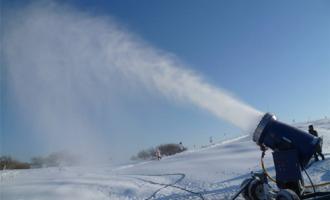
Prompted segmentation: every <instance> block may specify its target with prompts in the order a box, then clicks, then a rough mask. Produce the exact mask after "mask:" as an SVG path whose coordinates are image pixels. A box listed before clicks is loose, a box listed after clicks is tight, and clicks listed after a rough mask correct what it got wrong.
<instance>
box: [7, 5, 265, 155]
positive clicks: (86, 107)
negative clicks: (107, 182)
mask: <svg viewBox="0 0 330 200" xmlns="http://www.w3.org/2000/svg"><path fill="white" fill-rule="evenodd" d="M4 26H5V28H4V35H3V51H4V52H3V53H4V63H5V65H6V68H7V70H6V71H7V86H8V87H10V91H12V93H13V96H14V97H15V101H17V104H18V105H19V106H20V108H21V110H22V112H23V113H24V114H25V116H27V118H29V119H30V121H31V124H33V125H34V128H35V132H36V133H37V132H39V133H40V134H42V135H46V136H45V139H46V140H48V141H47V142H49V143H51V142H52V141H57V142H54V144H55V145H57V144H59V142H60V143H61V144H64V145H65V144H66V145H67V146H73V147H74V148H77V146H78V147H81V148H79V149H82V150H83V149H86V148H85V147H86V145H89V144H91V143H95V144H97V145H95V146H94V147H93V148H96V147H98V146H99V141H102V139H100V138H99V139H97V138H98V136H97V135H98V132H99V130H98V129H97V127H95V125H94V124H93V119H91V117H90V114H91V113H90V112H89V111H90V110H98V109H101V110H102V108H99V107H100V106H107V105H106V103H103V104H102V105H100V103H99V100H100V99H102V98H106V97H105V96H107V95H109V94H111V91H112V90H116V89H117V86H118V85H119V84H118V83H117V81H118V80H119V81H122V80H124V81H122V82H125V83H127V84H131V83H133V84H132V85H138V87H139V89H140V88H144V89H145V90H147V91H152V92H153V93H155V94H156V95H157V94H158V95H159V94H161V95H163V96H165V97H166V98H168V99H169V100H174V101H179V102H182V103H190V104H192V105H195V106H197V107H200V108H202V109H205V110H207V111H208V112H210V113H212V114H214V115H215V116H217V117H219V118H221V119H224V120H226V121H228V122H230V123H232V124H234V125H235V126H237V127H239V128H241V129H242V130H244V131H246V132H252V131H253V129H254V128H255V127H256V126H257V123H258V122H259V121H260V119H261V117H262V115H263V113H261V112H259V111H258V110H256V109H254V108H252V107H250V106H249V105H247V104H245V103H243V102H242V101H240V100H238V99H237V98H234V97H233V96H232V95H230V94H229V93H228V92H226V91H225V90H223V89H221V88H217V87H215V86H212V85H211V84H208V83H207V82H205V81H204V80H203V78H202V77H201V76H199V75H198V74H197V73H196V72H193V71H191V70H189V69H188V68H187V67H186V66H185V65H184V64H183V63H182V62H180V61H179V60H178V59H177V58H176V57H175V56H173V55H171V54H169V53H167V52H163V51H161V50H159V49H156V48H154V47H152V46H151V45H149V44H147V43H146V42H144V41H143V40H141V39H140V38H138V37H137V36H135V35H134V34H132V33H130V32H129V31H127V30H126V29H125V28H123V27H121V26H120V25H119V24H118V23H116V22H114V21H113V20H112V19H111V18H109V17H98V16H91V15H89V14H87V13H83V12H81V11H77V10H74V9H72V8H69V7H67V6H63V5H58V4H56V3H54V2H51V3H49V2H48V3H45V2H42V3H34V4H32V5H30V6H27V7H25V8H24V9H22V10H20V11H19V12H15V13H11V15H10V17H8V20H6V22H5V24H4ZM118 77H119V78H118ZM109 98H111V97H109ZM100 135H102V134H99V136H100ZM100 137H101V136H100ZM89 149H91V148H89Z"/></svg>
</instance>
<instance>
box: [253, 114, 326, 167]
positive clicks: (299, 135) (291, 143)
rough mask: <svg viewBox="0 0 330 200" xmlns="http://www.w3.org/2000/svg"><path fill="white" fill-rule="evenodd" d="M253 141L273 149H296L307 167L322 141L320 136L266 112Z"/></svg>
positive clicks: (300, 160)
mask: <svg viewBox="0 0 330 200" xmlns="http://www.w3.org/2000/svg"><path fill="white" fill-rule="evenodd" d="M253 141H254V142H256V143H257V144H258V145H259V146H266V147H269V148H271V149H272V150H273V151H285V150H292V149H295V150H296V151H297V154H298V155H297V157H298V162H299V163H300V165H301V167H302V168H305V167H306V165H307V164H308V162H309V160H310V158H311V157H312V156H313V154H314V153H315V151H316V148H317V146H318V145H319V143H320V138H318V137H314V136H313V135H311V134H309V133H307V132H304V131H302V130H299V129H297V128H295V127H292V126H289V125H287V124H284V123H282V122H280V121H277V120H276V117H275V116H274V115H272V114H270V113H266V114H265V115H264V116H263V118H262V119H261V121H260V122H259V125H258V126H257V128H256V130H255V131H254V134H253Z"/></svg>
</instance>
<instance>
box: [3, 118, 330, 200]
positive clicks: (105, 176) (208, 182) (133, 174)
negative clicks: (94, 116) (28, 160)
mask: <svg viewBox="0 0 330 200" xmlns="http://www.w3.org/2000/svg"><path fill="white" fill-rule="evenodd" d="M310 123H312V124H314V126H315V128H316V130H318V132H319V134H320V135H323V137H324V149H323V151H324V152H325V153H326V160H325V161H321V162H318V163H315V164H314V165H312V167H310V168H309V170H308V171H309V173H310V175H311V177H312V179H313V181H314V182H323V181H330V156H329V155H327V153H328V152H330V120H329V119H323V120H317V121H314V122H309V123H297V124H295V126H296V127H298V128H301V129H304V130H307V126H308V124H310ZM259 163H260V150H259V148H258V147H257V146H256V145H255V144H254V143H253V142H252V141H251V139H250V138H249V137H247V136H243V137H240V138H237V139H234V140H231V141H226V142H223V143H219V144H215V145H212V146H209V147H206V148H203V149H198V150H190V151H186V152H184V153H181V154H177V155H175V156H172V157H166V158H163V159H162V160H160V161H148V162H139V163H134V164H127V165H121V166H110V165H109V166H106V165H105V166H98V167H61V168H43V169H30V170H5V171H1V172H0V173H1V174H0V175H1V184H0V186H1V187H0V199H1V200H20V199H22V200H23V199H27V200H32V199H33V200H39V199H40V200H54V199H61V200H66V199H68V200H69V199H70V200H73V199H79V200H85V199H86V200H93V199H95V200H106V199H107V200H108V199H164V200H165V199H202V198H204V199H228V198H229V197H230V196H231V195H232V194H233V193H234V192H235V191H236V190H237V189H238V187H239V185H240V183H241V182H242V180H243V179H245V178H247V177H249V175H250V172H251V171H258V170H260V165H259ZM265 163H266V165H267V166H268V168H269V171H270V173H271V174H273V175H274V170H273V163H272V158H271V155H270V152H269V153H268V155H267V158H266V162H265ZM306 183H308V180H307V179H306Z"/></svg>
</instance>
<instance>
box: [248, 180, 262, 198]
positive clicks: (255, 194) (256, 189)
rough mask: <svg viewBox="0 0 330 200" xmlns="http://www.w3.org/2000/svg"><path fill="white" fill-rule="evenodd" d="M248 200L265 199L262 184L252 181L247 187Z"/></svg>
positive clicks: (258, 181)
mask: <svg viewBox="0 0 330 200" xmlns="http://www.w3.org/2000/svg"><path fill="white" fill-rule="evenodd" d="M248 194H249V200H263V199H265V195H266V194H265V191H264V185H263V183H262V182H261V181H260V180H258V179H254V180H253V181H252V182H251V183H250V184H249V187H248Z"/></svg>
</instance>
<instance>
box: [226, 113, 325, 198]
mask: <svg viewBox="0 0 330 200" xmlns="http://www.w3.org/2000/svg"><path fill="white" fill-rule="evenodd" d="M253 141H254V142H256V143H257V144H258V145H259V146H260V147H261V151H262V152H263V154H262V158H263V156H264V152H265V151H266V149H267V148H270V149H272V150H273V160H274V165H275V172H276V180H274V181H275V182H276V185H277V187H278V188H279V190H277V191H276V190H273V189H271V187H270V186H269V184H268V180H267V176H268V177H269V178H271V177H270V176H269V175H268V174H267V172H266V171H265V170H264V172H263V173H252V178H249V179H246V180H244V181H243V183H242V185H241V189H240V190H239V191H238V192H237V194H235V196H234V197H233V198H232V199H235V198H237V197H238V195H239V194H240V193H242V196H243V197H244V198H245V199H246V200H273V199H276V200H300V199H311V198H312V199H318V200H325V199H330V192H306V191H305V185H304V181H303V176H302V170H303V169H305V168H306V166H307V164H308V162H309V160H310V158H311V157H312V155H313V154H314V152H315V151H316V148H317V146H318V145H319V142H320V138H318V137H314V136H312V135H311V134H308V133H306V132H304V131H301V130H299V129H297V128H294V127H291V126H289V125H287V124H284V123H282V122H279V121H277V120H276V117H275V116H274V115H272V114H270V113H266V114H265V115H264V116H263V118H262V119H261V121H260V122H259V124H258V126H257V128H256V130H255V132H254V134H253ZM262 165H263V162H262ZM262 167H263V168H264V166H262ZM271 179H272V178H271ZM256 194H258V195H256Z"/></svg>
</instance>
